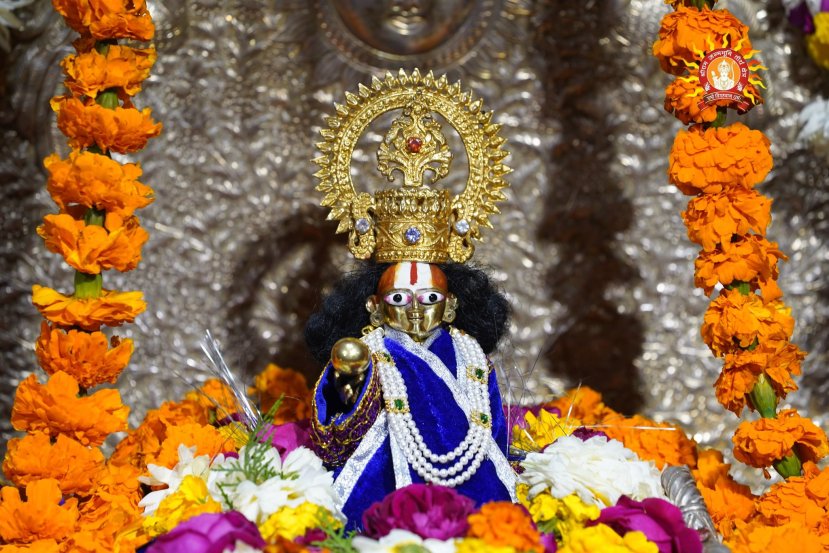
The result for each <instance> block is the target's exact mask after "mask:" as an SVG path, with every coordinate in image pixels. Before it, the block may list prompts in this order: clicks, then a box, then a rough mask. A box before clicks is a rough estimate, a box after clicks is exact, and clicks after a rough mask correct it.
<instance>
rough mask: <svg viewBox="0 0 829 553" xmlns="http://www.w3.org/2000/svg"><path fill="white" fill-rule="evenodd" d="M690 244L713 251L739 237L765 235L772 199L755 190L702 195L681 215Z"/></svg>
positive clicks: (740, 189) (736, 189) (689, 203)
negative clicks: (750, 234) (750, 233)
mask: <svg viewBox="0 0 829 553" xmlns="http://www.w3.org/2000/svg"><path fill="white" fill-rule="evenodd" d="M682 219H683V220H684V221H685V226H686V227H687V228H688V238H689V239H690V240H691V242H694V243H696V244H699V245H700V246H702V249H703V250H704V251H712V250H714V249H715V248H716V247H717V246H718V245H719V244H721V243H724V242H729V241H730V240H731V238H732V237H733V236H734V235H735V234H737V235H744V234H748V233H749V232H755V233H757V234H760V235H765V233H766V228H768V226H769V223H770V222H771V199H770V198H768V197H766V196H763V195H762V194H760V193H759V192H757V191H756V190H753V189H752V190H746V189H743V188H729V189H727V190H725V191H723V192H721V193H719V194H701V195H699V196H697V197H695V198H693V199H692V200H691V201H690V202H688V209H686V210H685V211H684V212H683V213H682Z"/></svg>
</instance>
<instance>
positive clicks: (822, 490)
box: [757, 462, 829, 533]
mask: <svg viewBox="0 0 829 553" xmlns="http://www.w3.org/2000/svg"><path fill="white" fill-rule="evenodd" d="M803 469H804V471H803V472H804V475H803V476H793V477H791V478H789V479H788V480H785V481H783V482H778V483H777V484H774V485H772V487H771V488H770V489H769V490H768V491H767V492H766V493H764V494H763V496H762V497H760V499H759V500H758V502H757V510H758V511H759V512H760V514H761V515H762V516H763V519H764V520H765V521H766V522H767V523H768V524H769V525H770V526H784V525H786V524H789V523H791V522H796V523H797V524H799V525H802V526H804V527H806V528H809V529H811V530H812V531H814V532H818V531H819V527H820V526H821V523H822V522H823V521H824V519H825V518H826V517H827V515H829V513H827V507H829V504H827V497H826V487H827V485H829V469H823V471H821V470H819V469H818V468H817V467H816V466H815V465H814V463H810V462H806V463H804V465H803ZM821 533H822V532H821Z"/></svg>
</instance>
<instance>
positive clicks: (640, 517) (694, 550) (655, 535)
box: [590, 495, 702, 553]
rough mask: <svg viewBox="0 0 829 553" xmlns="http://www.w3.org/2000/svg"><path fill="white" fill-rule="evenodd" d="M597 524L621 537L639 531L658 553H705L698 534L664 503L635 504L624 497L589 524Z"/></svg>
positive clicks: (673, 507) (663, 501)
mask: <svg viewBox="0 0 829 553" xmlns="http://www.w3.org/2000/svg"><path fill="white" fill-rule="evenodd" d="M596 524H607V525H608V526H610V527H611V528H613V529H614V530H615V531H616V533H618V534H619V535H621V536H623V535H625V533H627V532H633V531H637V530H638V531H639V532H642V533H644V534H645V536H647V538H648V540H649V541H652V542H653V543H655V544H656V545H657V547H659V553H702V540H701V539H700V536H699V533H698V532H697V531H696V530H692V529H691V528H688V527H687V526H686V525H685V521H683V520H682V512H681V511H680V510H679V509H678V508H677V507H675V506H674V505H672V504H671V503H668V502H667V501H665V500H663V499H658V498H655V497H654V498H650V499H645V500H643V501H634V500H633V499H631V498H629V497H627V496H624V495H623V496H622V497H620V498H619V501H618V502H617V503H616V505H615V506H613V507H607V508H606V509H602V512H601V513H600V514H599V518H598V519H597V520H595V521H593V522H592V523H590V525H591V526H592V525H596Z"/></svg>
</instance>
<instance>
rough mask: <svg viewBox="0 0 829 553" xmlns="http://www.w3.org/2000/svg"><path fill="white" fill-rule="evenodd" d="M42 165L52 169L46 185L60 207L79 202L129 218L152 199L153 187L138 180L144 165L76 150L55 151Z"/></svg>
mask: <svg viewBox="0 0 829 553" xmlns="http://www.w3.org/2000/svg"><path fill="white" fill-rule="evenodd" d="M43 165H44V166H45V167H46V170H47V171H48V172H49V180H48V182H47V184H46V188H47V190H48V191H49V194H50V195H51V196H52V200H54V202H55V203H56V204H58V207H59V208H60V209H61V211H66V209H67V207H69V206H70V205H73V204H80V205H84V206H87V207H94V208H96V209H99V210H102V211H106V212H107V213H115V214H117V215H119V216H121V217H122V218H127V217H129V216H130V215H132V214H133V213H134V212H135V210H136V209H140V208H142V207H146V206H148V205H150V204H151V203H152V201H153V191H152V188H150V187H149V186H146V185H144V184H142V183H140V182H138V180H137V179H138V177H140V176H141V168H140V167H139V166H138V165H137V164H135V163H126V164H124V165H121V164H120V163H118V162H117V161H115V160H114V159H110V158H108V157H107V156H105V155H100V154H94V153H91V152H78V151H73V152H72V153H70V154H69V157H68V158H67V159H61V158H60V156H58V155H57V154H52V155H51V156H49V157H47V158H46V159H45V160H43Z"/></svg>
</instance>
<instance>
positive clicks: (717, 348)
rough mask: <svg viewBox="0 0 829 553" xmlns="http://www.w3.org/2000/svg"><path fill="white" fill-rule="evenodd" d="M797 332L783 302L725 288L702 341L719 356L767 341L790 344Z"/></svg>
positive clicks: (712, 306) (710, 312) (711, 311)
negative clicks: (765, 300) (765, 299)
mask: <svg viewBox="0 0 829 553" xmlns="http://www.w3.org/2000/svg"><path fill="white" fill-rule="evenodd" d="M793 331H794V318H793V317H792V316H791V308H789V307H786V305H785V304H784V303H783V302H782V301H780V300H774V301H769V302H764V301H763V298H761V297H760V296H758V295H757V294H742V293H741V292H740V291H739V290H738V289H736V288H735V289H732V290H729V289H727V288H726V289H723V290H722V291H721V292H720V295H719V296H717V298H716V299H715V300H714V301H712V302H711V304H710V305H709V306H708V310H707V311H706V312H705V318H704V320H703V323H702V329H701V332H702V339H703V340H704V341H705V343H706V344H708V347H709V348H711V351H712V352H713V353H714V355H716V356H717V357H722V356H723V355H725V354H726V353H732V352H734V351H736V350H737V349H738V348H742V349H747V348H750V347H756V345H757V344H758V343H763V342H765V341H769V340H774V341H787V340H788V339H789V338H790V337H791V335H792V332H793Z"/></svg>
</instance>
